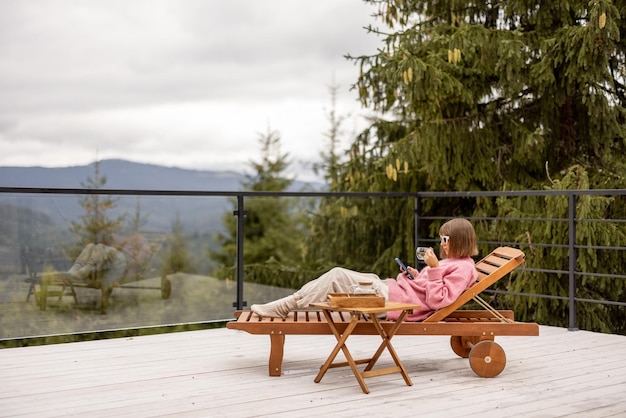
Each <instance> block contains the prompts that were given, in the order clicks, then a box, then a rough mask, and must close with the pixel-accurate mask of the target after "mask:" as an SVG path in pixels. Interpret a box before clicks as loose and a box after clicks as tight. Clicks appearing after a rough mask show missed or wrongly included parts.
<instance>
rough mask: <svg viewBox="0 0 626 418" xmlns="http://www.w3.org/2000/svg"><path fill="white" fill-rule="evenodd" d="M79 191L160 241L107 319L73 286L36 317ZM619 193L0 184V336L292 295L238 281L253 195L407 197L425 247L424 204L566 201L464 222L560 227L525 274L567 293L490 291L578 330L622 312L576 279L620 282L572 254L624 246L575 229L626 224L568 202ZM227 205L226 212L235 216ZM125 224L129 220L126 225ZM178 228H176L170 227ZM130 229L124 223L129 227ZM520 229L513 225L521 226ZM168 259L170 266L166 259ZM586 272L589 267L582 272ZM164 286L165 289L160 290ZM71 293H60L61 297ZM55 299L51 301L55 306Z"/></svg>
mask: <svg viewBox="0 0 626 418" xmlns="http://www.w3.org/2000/svg"><path fill="white" fill-rule="evenodd" d="M85 195H102V196H111V197H114V198H115V199H116V208H117V209H116V210H118V211H119V212H118V213H117V214H120V215H126V216H127V217H129V218H133V216H134V218H135V219H134V222H135V227H136V228H139V229H141V232H142V233H143V234H145V235H147V236H149V237H150V240H151V242H152V243H154V242H160V243H161V244H160V246H159V248H158V251H157V253H158V256H157V257H155V259H154V260H152V262H151V265H150V269H149V273H148V274H147V275H145V276H144V277H142V278H141V280H137V281H133V283H126V286H124V285H123V286H121V287H119V288H115V289H114V292H115V293H117V295H115V304H114V309H111V310H109V311H108V312H107V314H106V315H98V313H97V310H96V307H97V304H98V297H99V294H98V292H94V291H93V289H82V288H80V287H81V286H71V283H69V284H68V285H67V286H65V288H63V286H60V289H57V291H59V292H61V293H56V294H49V295H48V296H54V297H53V298H50V297H48V299H47V301H48V306H49V307H48V309H46V310H45V311H43V310H42V309H40V308H41V303H37V302H36V297H35V296H37V297H42V296H41V292H38V288H39V287H40V286H41V277H42V274H43V273H44V272H46V271H50V270H54V271H61V272H62V271H66V270H68V269H69V268H70V266H71V265H72V262H73V260H72V259H70V258H68V256H67V251H66V249H67V248H68V247H69V246H71V245H72V239H73V237H72V236H71V234H69V232H68V229H69V227H70V225H71V224H72V222H76V221H77V220H79V219H80V216H81V211H80V207H79V206H78V204H77V200H78V199H79V198H80V197H81V196H85ZM624 195H626V190H624V189H619V190H575V191H511V192H495V191H493V192H418V193H326V192H243V191H239V192H238V191H233V192H212V191H178V190H117V189H97V190H94V189H43V188H8V187H3V188H0V209H1V215H2V216H1V217H0V225H1V226H2V227H1V231H2V237H3V238H2V241H1V242H0V288H1V291H0V311H1V312H2V315H1V317H2V318H1V319H0V325H1V329H2V331H1V333H0V340H4V339H12V338H30V337H40V336H42V335H57V334H74V333H84V332H109V331H111V330H122V329H129V328H132V329H142V328H145V329H147V328H151V327H163V326H167V327H171V326H180V325H181V324H183V325H184V324H187V326H191V324H202V323H210V322H214V321H221V320H227V319H229V318H231V317H232V312H233V309H243V308H245V307H246V306H247V299H251V298H253V299H254V300H255V301H262V300H270V299H275V298H278V297H281V296H283V295H284V294H286V293H287V292H289V291H290V290H288V289H280V288H272V287H270V286H262V285H257V284H254V283H250V282H247V281H246V278H245V277H244V271H245V265H244V258H243V254H244V253H245V251H246V248H244V240H243V234H242V233H241V231H242V230H243V228H244V224H245V223H244V219H245V216H246V202H247V201H248V200H249V199H255V198H290V199H303V198H306V199H319V198H330V199H334V198H341V197H350V198H367V199H372V198H373V199H389V198H392V199H406V200H407V202H409V204H411V205H413V206H414V213H415V219H414V224H415V235H414V243H415V246H418V245H429V244H432V242H431V241H432V239H431V238H429V237H423V236H420V234H419V231H420V230H422V228H421V225H422V224H424V223H428V222H433V221H440V220H443V219H447V218H449V217H450V216H451V214H445V215H446V216H423V215H422V213H421V212H422V209H421V208H422V207H423V205H424V203H425V202H427V201H428V200H429V199H442V198H444V199H452V200H455V199H483V198H497V199H517V198H533V197H539V198H542V197H549V196H553V197H562V198H564V199H566V200H567V205H568V211H567V214H568V215H567V217H564V218H557V219H554V218H542V217H533V218H524V217H518V218H516V217H513V216H501V217H495V216H494V217H471V216H466V215H464V214H455V216H466V217H467V218H469V219H470V220H472V221H474V222H487V223H494V224H495V223H498V222H517V223H519V224H520V225H521V224H523V223H528V222H548V221H549V222H558V223H564V224H567V230H568V236H567V242H558V240H556V239H555V241H554V242H543V243H542V242H532V247H533V248H556V247H558V248H563V249H567V259H566V260H562V262H561V263H556V264H555V265H562V266H567V268H560V269H541V268H533V267H532V266H527V267H526V268H525V270H526V271H527V272H537V273H547V274H554V275H567V277H568V278H569V282H568V283H569V288H568V294H567V296H564V295H556V294H552V295H549V294H536V293H532V292H510V291H505V290H497V291H496V292H497V293H506V294H509V295H514V296H518V297H520V298H524V297H526V298H527V297H532V298H547V299H555V300H564V301H567V302H568V304H569V305H568V306H569V318H568V326H569V328H570V329H576V328H577V317H576V306H577V304H578V303H591V304H600V305H610V306H619V307H626V303H625V302H624V301H621V300H603V299H594V298H584V297H577V294H578V292H577V286H580V284H579V283H578V278H580V277H581V276H585V277H599V278H604V279H609V280H621V281H623V280H624V279H626V276H625V275H623V274H620V273H619V272H616V273H610V272H609V273H604V272H594V271H585V270H584V269H581V267H580V266H578V265H577V253H578V252H579V251H614V252H615V253H616V254H617V256H618V257H620V258H621V259H624V251H625V250H626V247H623V246H619V245H611V244H610V243H606V245H584V244H582V243H581V242H579V241H580V240H578V241H577V235H576V232H577V228H578V226H579V225H581V224H582V223H610V224H614V225H622V224H624V223H626V219H582V218H577V214H576V203H577V199H578V198H580V197H581V196H606V197H617V196H624ZM233 209H234V210H233ZM229 211H230V212H232V213H233V222H235V223H236V228H237V231H238V233H237V235H236V241H237V242H236V248H237V253H236V254H237V256H236V258H235V259H234V260H233V265H234V267H235V269H234V271H235V272H236V273H235V275H234V277H233V280H218V279H216V278H213V277H211V276H210V275H209V272H210V271H211V270H212V268H213V267H214V266H212V265H211V264H210V261H208V257H207V248H208V247H210V246H211V245H213V243H212V239H213V238H212V237H213V235H214V234H215V232H216V231H220V230H221V229H222V228H223V227H224V226H223V218H224V216H223V215H224V214H227V213H228V212H229ZM128 220H129V221H133V220H132V219H128ZM177 222H179V224H177ZM131 223H132V222H131ZM180 223H182V224H183V226H184V230H185V234H184V236H185V249H184V251H185V252H186V256H187V257H188V259H189V260H191V262H190V263H189V265H186V266H185V269H184V272H181V271H178V270H176V269H171V268H168V267H167V263H168V257H171V256H172V252H169V253H168V250H172V248H171V245H172V244H171V242H169V241H168V237H169V236H171V234H173V233H175V228H176V226H177V225H178V226H179V227H180V226H181V225H180ZM520 228H521V227H520ZM480 244H482V245H485V246H490V247H493V246H498V245H510V246H523V245H528V244H527V243H520V242H519V240H518V239H516V238H515V237H508V238H507V237H503V238H502V239H500V240H483V241H480ZM177 251H180V249H178V250H177ZM170 261H171V260H170ZM587 270H588V269H587ZM163 283H168V284H169V285H171V288H170V289H168V291H167V292H165V291H164V285H163ZM68 290H69V291H70V294H71V291H73V292H75V294H74V297H69V298H68V297H67V295H66V294H65V293H66V291H68ZM55 298H56V300H55Z"/></svg>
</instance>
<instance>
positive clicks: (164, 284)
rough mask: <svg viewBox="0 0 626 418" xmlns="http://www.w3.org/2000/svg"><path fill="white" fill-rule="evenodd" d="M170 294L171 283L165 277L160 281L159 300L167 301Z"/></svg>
mask: <svg viewBox="0 0 626 418" xmlns="http://www.w3.org/2000/svg"><path fill="white" fill-rule="evenodd" d="M171 294H172V282H171V281H170V279H168V278H167V277H165V278H163V279H161V299H169V298H170V295H171Z"/></svg>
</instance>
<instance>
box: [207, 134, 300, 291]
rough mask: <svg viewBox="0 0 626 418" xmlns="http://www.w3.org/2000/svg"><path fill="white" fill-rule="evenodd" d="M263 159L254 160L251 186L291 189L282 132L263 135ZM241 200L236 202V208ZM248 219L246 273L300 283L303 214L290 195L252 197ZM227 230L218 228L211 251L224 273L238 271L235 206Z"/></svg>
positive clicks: (254, 277)
mask: <svg viewBox="0 0 626 418" xmlns="http://www.w3.org/2000/svg"><path fill="white" fill-rule="evenodd" d="M259 144H260V147H261V159H260V161H258V162H257V161H251V162H250V166H251V167H252V170H253V172H252V174H249V175H247V176H246V180H245V181H244V182H243V183H242V185H243V187H244V190H246V191H270V192H282V191H286V190H287V189H288V188H289V187H290V186H291V184H292V183H293V180H292V179H290V178H288V177H287V176H286V175H285V171H286V170H287V168H288V167H289V164H290V162H289V155H288V154H286V153H283V152H282V151H281V138H280V135H279V133H278V132H276V131H272V130H270V129H268V131H267V132H266V133H265V134H262V135H260V136H259ZM235 207H236V203H235V202H234V203H233V208H235ZM245 210H246V212H247V215H246V217H245V220H244V231H243V234H244V255H243V258H244V264H245V267H246V272H245V275H246V279H247V280H254V281H256V282H259V283H265V284H272V285H276V286H284V287H292V288H293V287H298V286H299V285H300V284H301V283H302V279H301V277H302V276H303V274H304V273H303V272H302V271H300V270H299V269H297V268H295V266H297V265H298V264H299V263H300V262H301V260H302V257H303V256H302V252H303V243H304V235H303V231H304V228H303V225H304V224H303V220H302V219H301V216H302V214H301V212H300V210H299V208H298V207H297V206H296V205H295V203H294V201H291V200H290V199H289V198H276V197H248V198H246V199H245ZM223 222H224V227H225V230H226V232H225V233H223V234H222V233H220V234H218V237H217V242H218V244H219V249H218V250H217V251H215V252H210V257H211V259H213V260H214V261H216V262H217V264H218V266H220V268H219V270H218V271H217V272H216V275H217V276H218V277H222V278H232V277H234V269H233V268H232V266H233V264H234V262H235V259H236V237H237V231H236V222H235V219H234V217H233V216H232V212H229V213H226V214H225V215H224V218H223Z"/></svg>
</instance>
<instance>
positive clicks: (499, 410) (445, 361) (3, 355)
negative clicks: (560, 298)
mask: <svg viewBox="0 0 626 418" xmlns="http://www.w3.org/2000/svg"><path fill="white" fill-rule="evenodd" d="M540 333H541V336H540V337H533V338H526V337H501V338H499V339H497V340H496V341H498V342H499V343H500V345H501V346H502V347H503V348H504V349H505V351H506V355H507V367H506V369H505V370H504V371H503V372H502V374H500V375H499V376H497V377H495V378H493V379H482V378H479V377H477V376H475V375H474V374H473V372H472V371H471V369H470V368H469V367H468V360H467V359H461V358H459V357H457V356H456V355H455V354H454V353H453V352H452V350H451V349H450V344H449V340H450V338H449V337H447V336H420V337H401V338H398V337H394V339H393V345H394V347H395V349H396V351H397V352H398V355H399V356H400V358H401V360H402V362H403V363H404V366H405V367H406V369H407V372H408V374H409V376H410V378H411V379H412V380H413V383H414V385H413V386H406V385H405V384H404V382H403V381H402V379H401V378H400V379H399V378H398V375H386V376H379V377H372V378H370V379H368V381H367V385H368V387H369V388H370V393H369V394H367V395H366V394H364V393H363V392H362V391H361V389H360V388H359V385H358V384H357V382H356V380H355V379H354V376H352V375H351V374H350V373H349V371H346V370H345V369H333V370H330V371H329V372H328V373H327V374H326V376H325V377H324V379H323V380H322V381H321V382H320V383H314V382H313V379H314V377H315V375H316V374H317V372H318V370H319V367H320V365H321V364H322V363H323V361H324V360H325V359H326V357H327V355H328V353H330V350H331V349H332V347H333V346H334V345H335V343H336V340H335V339H334V337H332V336H319V335H294V336H291V337H289V338H288V340H289V341H287V343H286V345H287V348H288V349H287V350H286V353H285V363H286V364H287V365H288V366H289V367H288V370H287V371H286V372H285V374H284V375H283V376H282V377H280V378H276V377H270V376H268V374H267V350H262V349H260V348H261V347H265V348H267V345H268V344H267V343H268V341H267V337H265V336H263V337H256V336H253V335H249V334H247V333H244V332H236V331H232V330H228V329H211V330H203V331H190V332H181V333H176V334H161V335H150V336H142V337H134V338H120V339H114V340H101V341H89V342H81V343H70V344H56V345H48V346H36V347H24V348H7V349H2V350H0V374H1V376H2V385H0V416H2V417H21V418H35V417H36V418H39V417H61V416H78V417H90V418H91V417H96V418H98V417H111V416H123V417H134V418H144V417H157V416H160V417H166V416H171V417H206V416H223V417H253V416H255V417H259V416H265V417H269V416H271V417H285V418H286V417H294V416H298V417H318V416H332V417H346V418H348V417H355V416H372V417H406V416H409V415H411V416H414V415H416V414H417V415H419V416H425V417H428V416H440V415H445V416H446V417H450V418H455V417H468V416H487V417H496V418H498V417H515V416H526V417H537V416H545V417H556V416H567V417H583V416H584V417H620V416H623V413H624V411H626V397H625V396H624V393H625V391H626V363H624V361H623V360H624V359H625V358H626V337H625V336H620V335H610V334H600V333H593V332H587V331H576V332H571V331H568V330H566V329H563V328H555V327H545V326H542V327H540ZM379 342H380V337H378V336H372V337H355V338H354V339H350V340H349V341H348V347H349V348H350V351H351V352H352V353H353V354H354V355H355V356H359V357H366V356H368V355H371V354H372V351H373V350H375V349H376V347H377V346H378V344H379ZM380 365H381V367H385V366H393V362H392V361H391V359H386V358H381V360H380Z"/></svg>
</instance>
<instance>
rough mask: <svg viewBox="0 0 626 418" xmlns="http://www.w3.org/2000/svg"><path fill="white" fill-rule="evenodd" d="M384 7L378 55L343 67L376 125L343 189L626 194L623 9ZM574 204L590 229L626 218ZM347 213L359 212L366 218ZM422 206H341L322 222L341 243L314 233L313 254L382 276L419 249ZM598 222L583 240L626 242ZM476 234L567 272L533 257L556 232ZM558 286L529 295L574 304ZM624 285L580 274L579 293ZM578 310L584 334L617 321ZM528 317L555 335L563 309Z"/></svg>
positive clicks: (549, 255) (586, 203)
mask: <svg viewBox="0 0 626 418" xmlns="http://www.w3.org/2000/svg"><path fill="white" fill-rule="evenodd" d="M372 3H374V2H373V1H372ZM375 3H376V4H378V5H379V14H378V17H379V18H380V25H381V27H375V26H370V27H369V31H370V32H371V34H372V35H376V36H379V37H380V39H381V45H382V46H381V48H379V49H378V51H376V52H375V53H374V54H373V55H363V56H348V58H349V59H351V60H353V61H354V62H355V63H356V64H357V65H358V66H359V68H360V75H359V77H358V79H357V81H356V83H355V85H354V87H355V89H356V90H357V91H358V94H359V97H360V100H361V102H362V104H363V106H364V107H365V108H368V109H371V110H372V111H373V113H374V115H375V116H374V117H373V121H372V123H371V124H370V126H369V127H368V128H367V129H365V130H364V131H363V132H362V133H361V134H360V135H359V136H358V137H357V138H356V139H355V140H354V142H353V144H352V146H351V148H350V149H349V150H348V155H349V160H348V161H347V162H346V163H345V164H342V165H340V166H339V168H338V178H339V181H338V183H337V190H345V191H415V192H417V191H429V190H435V191H481V190H510V189H544V188H547V189H551V188H556V189H567V188H606V189H610V188H624V187H625V185H626V166H625V162H624V159H623V155H624V154H625V151H626V142H625V138H626V86H625V79H626V71H625V70H624V69H625V68H626V62H625V61H626V43H625V41H624V39H623V38H624V34H625V33H626V20H625V19H624V18H623V17H624V16H626V2H624V1H609V0H597V1H596V0H594V1H591V2H589V1H555V2H539V1H505V2H493V1H487V2H470V1H462V0H444V1H433V0H429V1H418V0H388V1H376V2H375ZM422 203H423V205H422V207H421V211H420V213H421V214H422V215H431V216H441V217H452V216H484V217H489V216H496V215H503V216H505V215H506V214H507V213H514V214H515V215H516V216H518V217H533V216H537V214H538V213H539V214H541V216H545V217H548V218H550V217H554V218H558V217H562V216H563V213H562V210H563V205H562V201H561V202H560V203H561V204H560V205H557V204H554V203H553V202H550V199H546V201H541V200H539V199H537V200H536V201H535V202H534V203H530V199H518V200H510V201H508V202H507V201H506V199H490V198H484V199H429V200H425V201H424V202H422ZM577 206H578V207H577V212H578V213H579V214H581V216H583V214H584V216H587V217H588V219H602V218H603V217H610V216H611V214H623V213H624V207H625V205H624V202H623V200H622V199H604V198H602V197H589V198H584V199H579V200H578V201H577ZM353 207H358V216H355V215H354V212H353V211H351V209H352V208H353ZM413 209H414V207H413V202H411V201H410V200H401V199H395V200H394V199H381V200H377V201H367V200H365V201H361V202H360V203H357V202H355V201H350V202H348V201H346V199H339V200H337V201H336V202H335V203H334V204H332V205H328V207H321V208H320V213H319V215H318V218H317V219H316V224H317V225H328V224H332V223H334V226H335V227H336V228H335V229H334V231H335V232H336V235H342V236H343V237H345V238H344V239H342V240H341V241H338V240H335V239H327V238H328V237H327V236H326V234H327V233H328V231H329V229H327V228H325V229H322V228H319V229H318V230H314V231H315V235H314V236H313V237H312V242H313V245H315V243H316V242H317V244H318V245H321V243H322V242H323V243H325V244H327V245H328V248H327V249H326V253H327V254H334V255H336V259H335V261H336V262H337V263H344V262H348V263H350V262H352V263H353V264H352V266H356V267H359V268H370V269H372V270H374V271H376V272H379V273H380V272H381V271H382V270H383V269H384V266H386V265H388V260H389V259H390V256H391V254H396V255H401V256H402V254H410V251H411V250H412V248H411V247H412V246H413V245H415V243H413V242H412V233H413V231H412V225H411V224H412V216H413ZM546 210H548V212H546ZM590 225H592V223H588V224H584V223H582V224H580V227H581V228H582V229H581V231H580V234H579V242H580V243H585V244H587V243H589V242H594V243H595V244H597V245H612V244H613V243H614V242H618V243H619V242H622V239H623V236H624V229H623V226H619V225H618V226H614V225H608V224H602V223H596V224H595V225H593V226H590ZM475 226H476V228H477V231H478V234H479V238H481V239H483V240H495V239H501V240H503V241H510V240H512V239H515V240H518V241H519V245H520V246H521V247H522V248H523V249H524V250H525V251H526V252H527V257H528V258H527V265H528V266H529V267H533V266H545V267H546V268H559V266H555V265H553V264H549V263H550V262H551V261H552V262H553V263H554V262H555V261H554V260H557V258H555V257H554V256H558V257H559V258H558V260H560V261H558V263H560V262H562V260H563V259H564V258H563V254H557V253H558V252H559V250H557V249H551V250H545V251H542V254H539V255H537V257H536V258H535V257H533V254H534V252H533V251H535V250H536V249H535V248H534V247H531V246H530V245H529V242H543V243H555V244H563V242H561V241H559V239H561V238H562V237H563V232H564V229H563V225H558V226H557V225H555V224H553V223H551V222H547V221H544V222H543V224H536V223H535V224H530V223H529V224H526V225H521V226H520V223H517V224H515V223H514V222H508V223H507V222H499V223H498V224H497V225H495V224H494V223H490V222H485V221H483V222H478V223H476V225H475ZM438 227H439V222H431V223H429V224H423V225H422V228H423V230H421V231H419V233H420V235H421V236H424V237H429V238H433V237H435V236H436V233H437V229H438ZM614 229H616V230H614ZM557 230H558V231H559V233H558V234H554V235H552V233H553V232H555V231H557ZM609 237H612V238H609ZM583 240H586V241H583ZM364 243H369V244H364ZM615 245H618V244H615ZM486 250H487V249H484V250H483V251H486ZM561 252H562V250H561ZM604 257H605V255H603V254H600V253H599V252H597V251H586V252H581V253H580V254H578V257H577V268H578V269H579V270H581V271H582V269H593V268H594V267H595V266H601V265H602V261H604ZM565 259H566V258H565ZM606 261H607V262H608V265H603V266H602V269H604V270H607V271H616V269H619V266H618V264H619V262H618V261H616V260H615V259H613V260H612V261H611V260H610V257H609V260H606ZM548 266H549V267H548ZM587 271H588V270H587ZM557 279H558V280H553V276H549V275H535V276H533V280H535V283H533V284H532V285H533V290H536V291H537V292H538V293H546V294H553V295H557V296H563V295H564V292H565V294H567V283H566V280H565V279H564V278H563V277H558V278H557ZM526 280H530V278H529V277H524V278H520V280H519V281H518V282H516V286H517V288H518V289H527V284H529V282H527V281H526ZM622 282H623V281H619V280H617V281H614V282H612V283H610V284H609V283H607V281H606V280H598V279H597V278H589V277H585V278H584V287H581V288H580V289H579V291H580V292H581V293H580V295H579V297H585V296H589V295H591V294H595V295H596V296H597V297H598V298H606V299H610V300H616V299H617V300H622V299H623V298H624V297H625V294H626V291H625V289H624V286H623V285H622ZM605 296H606V297H605ZM578 308H579V310H580V312H579V318H580V320H581V324H583V325H584V326H585V327H588V328H589V329H591V328H593V329H600V330H607V329H608V327H610V325H608V322H607V321H608V320H606V318H607V317H608V316H611V314H610V313H609V314H601V313H600V312H598V309H604V308H594V307H591V305H588V304H579V306H578ZM604 310H605V311H607V312H608V311H610V308H606V309H604ZM524 315H525V317H523V318H522V319H526V318H533V319H535V320H539V321H542V320H544V319H546V322H545V323H551V321H556V322H558V323H556V324H557V325H562V324H563V323H562V321H564V318H565V317H566V315H567V313H566V304H565V303H564V302H562V301H556V302H554V301H546V300H533V301H532V303H530V304H529V305H528V309H526V310H525V312H524ZM622 317H623V314H622ZM594 318H598V319H597V320H594ZM552 323H554V322H552ZM622 323H623V321H622Z"/></svg>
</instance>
